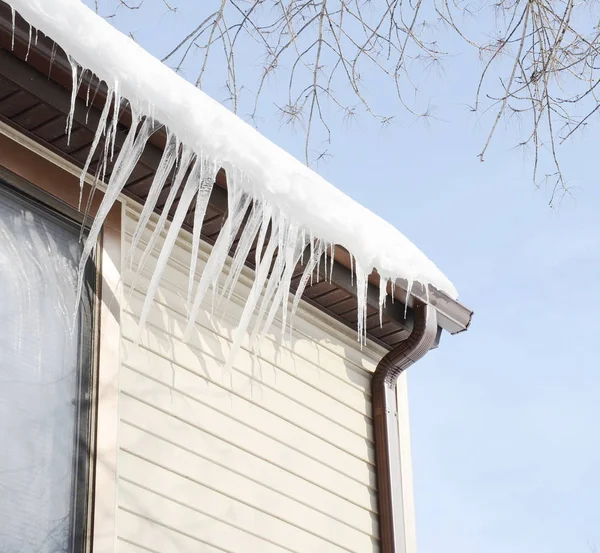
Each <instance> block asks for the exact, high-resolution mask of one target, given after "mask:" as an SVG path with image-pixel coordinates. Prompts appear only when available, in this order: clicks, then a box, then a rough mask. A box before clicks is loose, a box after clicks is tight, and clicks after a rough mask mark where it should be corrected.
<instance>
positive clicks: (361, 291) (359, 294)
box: [356, 260, 369, 347]
mask: <svg viewBox="0 0 600 553" xmlns="http://www.w3.org/2000/svg"><path fill="white" fill-rule="evenodd" d="M368 277H369V274H368V273H367V272H366V271H365V270H364V269H363V268H362V266H361V265H360V263H359V262H358V260H356V302H357V304H358V305H357V310H358V318H357V321H356V327H357V328H356V330H357V333H358V341H359V342H360V345H361V347H362V346H363V345H365V344H366V320H367V309H366V307H367V287H368V285H369V278H368Z"/></svg>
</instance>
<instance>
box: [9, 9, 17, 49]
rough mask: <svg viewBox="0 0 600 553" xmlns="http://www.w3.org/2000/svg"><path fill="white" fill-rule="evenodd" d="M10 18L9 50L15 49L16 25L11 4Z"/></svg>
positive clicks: (14, 13)
mask: <svg viewBox="0 0 600 553" xmlns="http://www.w3.org/2000/svg"><path fill="white" fill-rule="evenodd" d="M10 12H11V18H12V40H11V43H10V48H11V50H14V49H15V27H16V23H17V22H16V11H15V8H13V7H12V6H11V7H10Z"/></svg>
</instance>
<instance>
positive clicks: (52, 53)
mask: <svg viewBox="0 0 600 553" xmlns="http://www.w3.org/2000/svg"><path fill="white" fill-rule="evenodd" d="M55 59H56V42H53V43H52V51H51V52H50V65H49V66H48V78H50V75H51V74H52V66H53V65H54V60H55ZM86 123H87V120H86Z"/></svg>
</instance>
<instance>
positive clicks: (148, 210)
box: [102, 103, 192, 268]
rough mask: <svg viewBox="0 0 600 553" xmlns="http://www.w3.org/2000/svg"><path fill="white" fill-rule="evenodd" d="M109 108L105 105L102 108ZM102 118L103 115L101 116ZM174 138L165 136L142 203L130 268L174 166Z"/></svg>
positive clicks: (129, 262)
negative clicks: (162, 150)
mask: <svg viewBox="0 0 600 553" xmlns="http://www.w3.org/2000/svg"><path fill="white" fill-rule="evenodd" d="M107 106H109V103H107V104H106V105H105V106H104V107H105V109H106V107H107ZM102 115H103V116H104V113H103V114H102ZM176 143H177V141H176V138H175V136H174V135H173V134H171V133H169V134H168V135H167V144H166V146H165V150H164V152H163V155H162V157H161V160H160V162H159V164H158V167H157V169H156V173H155V174H154V179H153V180H152V185H151V186H150V190H149V192H148V196H147V197H146V201H145V202H144V207H143V209H142V213H141V214H140V218H139V220H138V223H137V225H136V227H135V230H134V232H133V238H132V239H131V248H130V249H129V253H128V255H127V259H126V260H125V265H126V266H127V265H128V266H129V268H131V267H132V263H133V254H134V252H135V251H136V249H137V246H138V243H139V241H140V238H141V237H142V234H143V232H144V230H145V229H146V227H147V226H148V221H149V220H150V217H151V215H152V213H154V208H155V207H156V202H157V201H158V197H159V196H160V193H161V192H162V190H163V186H164V184H165V181H166V180H167V177H168V176H169V174H170V173H171V171H172V169H173V165H174V164H175V158H176V157H177V150H176ZM184 155H186V156H187V160H186V162H185V163H186V167H187V165H188V164H189V162H190V159H191V157H192V154H191V152H189V151H187V152H186V153H185V154H184Z"/></svg>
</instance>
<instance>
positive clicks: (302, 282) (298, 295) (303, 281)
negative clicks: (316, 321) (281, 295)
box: [290, 240, 323, 335]
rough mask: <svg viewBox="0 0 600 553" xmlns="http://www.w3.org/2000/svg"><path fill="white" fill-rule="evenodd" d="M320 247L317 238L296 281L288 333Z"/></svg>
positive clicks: (315, 264)
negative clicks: (298, 280)
mask: <svg viewBox="0 0 600 553" xmlns="http://www.w3.org/2000/svg"><path fill="white" fill-rule="evenodd" d="M322 247H323V243H322V242H321V241H320V240H318V241H317V246H316V253H315V254H314V255H312V256H311V257H310V258H309V260H308V263H307V264H306V266H305V268H304V272H303V273H302V277H301V278H300V282H299V283H298V288H296V294H295V296H294V302H293V304H292V311H291V314H290V320H291V322H290V335H291V333H292V330H293V329H292V325H293V324H294V323H293V321H294V317H295V316H296V310H297V309H298V305H299V304H300V300H301V299H302V294H303V293H304V290H305V288H306V285H307V284H308V281H309V279H310V278H311V277H312V274H313V272H314V270H315V267H316V266H317V261H318V259H319V258H320V257H321V253H320V251H321V248H322Z"/></svg>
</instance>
